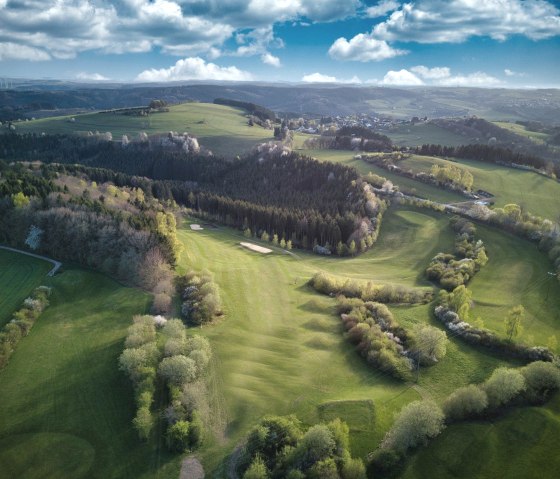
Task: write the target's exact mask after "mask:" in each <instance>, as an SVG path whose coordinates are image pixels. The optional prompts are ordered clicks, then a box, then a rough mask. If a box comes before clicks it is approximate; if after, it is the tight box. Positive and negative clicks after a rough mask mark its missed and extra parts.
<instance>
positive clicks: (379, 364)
mask: <svg viewBox="0 0 560 479" xmlns="http://www.w3.org/2000/svg"><path fill="white" fill-rule="evenodd" d="M337 311H338V313H339V314H340V317H341V319H342V322H343V324H344V329H345V330H346V337H347V338H348V340H349V341H350V342H351V343H352V344H354V345H355V346H356V349H357V351H358V352H359V353H360V354H361V355H362V356H363V357H364V358H365V359H366V360H367V362H368V363H370V364H372V365H374V366H375V367H376V368H379V369H381V370H382V371H385V372H387V373H389V374H391V375H393V376H395V377H397V378H400V379H407V378H408V376H409V374H410V371H411V369H412V366H413V362H412V360H411V358H410V357H409V356H410V345H411V343H413V340H412V339H411V337H410V335H409V334H408V333H407V331H406V330H405V329H404V328H402V327H401V326H400V325H399V324H398V323H397V322H396V321H395V319H394V318H393V315H392V314H391V312H390V311H389V309H388V308H387V306H385V305H384V304H381V303H374V302H371V301H368V302H364V301H362V300H359V299H350V300H349V299H346V298H345V297H339V298H338V304H337Z"/></svg>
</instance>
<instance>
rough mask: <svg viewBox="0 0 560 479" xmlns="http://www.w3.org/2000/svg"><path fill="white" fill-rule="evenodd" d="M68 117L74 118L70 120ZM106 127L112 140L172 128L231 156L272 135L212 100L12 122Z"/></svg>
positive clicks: (20, 127)
mask: <svg viewBox="0 0 560 479" xmlns="http://www.w3.org/2000/svg"><path fill="white" fill-rule="evenodd" d="M70 118H74V121H73V122H71V121H70ZM96 130H97V131H100V132H106V131H110V132H111V133H112V134H113V139H114V140H115V141H120V139H121V137H122V135H128V136H129V138H134V137H136V136H138V134H139V133H140V132H142V131H144V132H146V133H147V134H148V135H153V134H157V133H167V132H168V131H176V132H179V133H183V132H188V133H190V134H191V135H194V136H195V137H197V138H198V140H199V143H200V144H201V145H202V146H204V147H206V148H208V149H210V150H212V151H213V152H214V154H216V155H222V156H227V157H229V156H234V155H237V154H241V153H243V152H246V151H248V150H250V149H251V148H252V147H253V146H254V145H255V144H257V143H259V142H263V141H268V140H271V139H273V138H272V137H273V135H272V130H266V129H264V128H261V127H260V126H257V125H255V126H252V127H250V126H248V125H247V118H246V113H245V112H244V111H243V110H240V109H237V108H231V107H229V106H223V105H214V104H212V103H182V104H179V105H173V106H170V107H169V112H162V113H153V114H151V115H149V116H147V117H141V116H128V115H121V114H116V113H112V112H108V113H85V114H81V115H72V116H63V117H53V118H42V119H38V120H32V121H28V122H21V123H17V124H16V132H18V133H37V134H40V133H42V132H44V133H47V134H55V133H65V134H74V133H81V134H83V133H87V132H88V131H93V132H95V131H96Z"/></svg>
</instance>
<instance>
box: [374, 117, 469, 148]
mask: <svg viewBox="0 0 560 479" xmlns="http://www.w3.org/2000/svg"><path fill="white" fill-rule="evenodd" d="M381 133H383V134H384V135H387V136H388V137H389V138H391V140H393V143H394V144H395V145H398V146H420V145H424V144H426V143H429V144H436V145H448V146H459V145H466V144H469V143H472V140H471V139H470V138H468V137H466V136H462V135H459V134H457V133H453V132H452V131H449V130H446V129H445V128H442V127H440V126H437V125H434V124H433V123H416V124H414V125H412V124H408V123H407V124H399V125H397V126H395V127H393V128H391V129H389V130H382V131H381Z"/></svg>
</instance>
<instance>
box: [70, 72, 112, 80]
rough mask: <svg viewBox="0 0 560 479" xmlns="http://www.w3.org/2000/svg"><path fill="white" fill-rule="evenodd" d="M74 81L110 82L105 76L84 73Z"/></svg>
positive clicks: (79, 74)
mask: <svg viewBox="0 0 560 479" xmlns="http://www.w3.org/2000/svg"><path fill="white" fill-rule="evenodd" d="M76 79H77V80H88V81H90V80H91V81H107V80H110V78H107V77H106V76H103V75H101V74H100V73H86V72H80V73H78V74H77V75H76Z"/></svg>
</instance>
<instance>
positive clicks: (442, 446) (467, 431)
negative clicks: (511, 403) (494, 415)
mask: <svg viewBox="0 0 560 479" xmlns="http://www.w3.org/2000/svg"><path fill="white" fill-rule="evenodd" d="M559 437H560V396H559V395H558V394H557V395H556V398H555V399H554V400H553V401H552V402H551V403H550V404H548V405H546V406H545V407H531V408H520V409H513V410H511V411H508V412H507V413H506V414H505V415H504V416H503V417H501V418H499V419H497V420H495V421H492V422H474V423H465V424H456V425H453V426H450V427H449V428H448V429H447V430H446V431H444V432H443V434H442V435H441V436H439V437H438V438H436V439H435V440H434V441H433V442H432V443H431V444H430V445H429V446H428V447H426V448H424V449H420V450H419V451H418V453H417V454H416V455H415V456H414V457H413V458H412V459H411V461H410V463H409V466H408V468H407V470H406V472H405V473H404V475H403V476H402V477H403V479H440V478H441V479H448V478H451V477H453V478H458V479H462V478H464V479H472V478H477V479H493V478H496V477H504V478H505V477H507V478H508V479H534V478H539V479H556V478H557V477H560V456H559V455H558V452H557V447H558V438H559Z"/></svg>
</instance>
